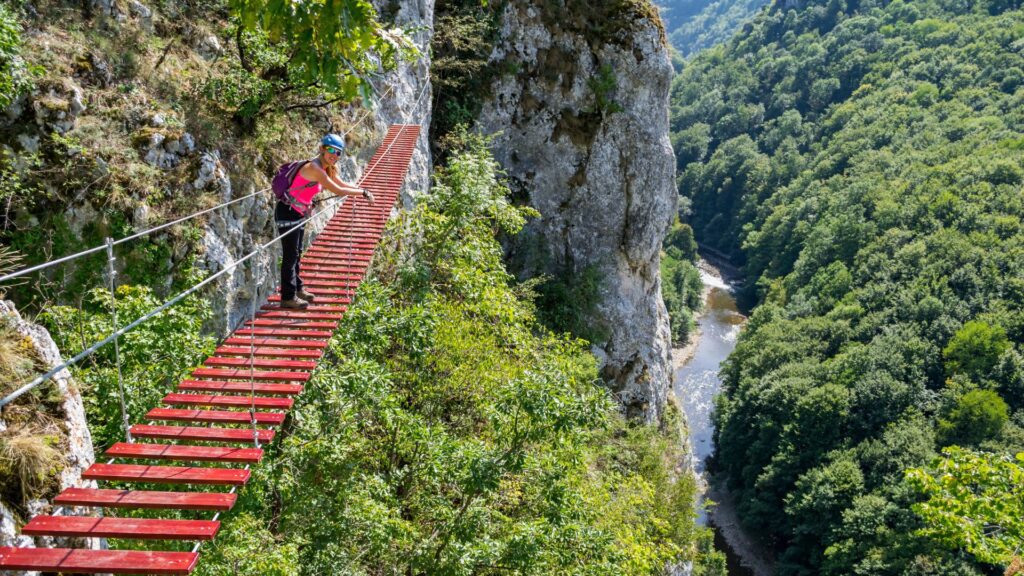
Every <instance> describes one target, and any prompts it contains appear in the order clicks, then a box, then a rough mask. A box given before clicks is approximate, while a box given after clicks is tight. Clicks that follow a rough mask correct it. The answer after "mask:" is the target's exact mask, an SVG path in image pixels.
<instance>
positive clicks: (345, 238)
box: [314, 232, 380, 248]
mask: <svg viewBox="0 0 1024 576" xmlns="http://www.w3.org/2000/svg"><path fill="white" fill-rule="evenodd" d="M321 240H330V241H332V242H343V243H345V244H347V245H350V246H360V247H362V248H376V247H377V246H378V245H379V244H380V241H379V240H371V239H369V238H354V237H352V236H351V235H349V234H345V233H343V232H323V233H321V234H320V235H319V236H317V237H316V242H314V244H317V243H319V242H320V241H321Z"/></svg>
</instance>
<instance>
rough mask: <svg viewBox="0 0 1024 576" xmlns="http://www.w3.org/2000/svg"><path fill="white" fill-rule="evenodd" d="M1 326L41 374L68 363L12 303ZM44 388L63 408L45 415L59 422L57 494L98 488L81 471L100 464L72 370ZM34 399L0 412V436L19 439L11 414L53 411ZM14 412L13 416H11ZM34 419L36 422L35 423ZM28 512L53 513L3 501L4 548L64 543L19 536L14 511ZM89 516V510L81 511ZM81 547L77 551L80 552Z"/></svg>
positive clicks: (44, 504)
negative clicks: (33, 403)
mask: <svg viewBox="0 0 1024 576" xmlns="http://www.w3.org/2000/svg"><path fill="white" fill-rule="evenodd" d="M0 322H3V323H4V324H5V326H6V327H7V328H9V329H11V331H12V334H16V335H17V337H19V338H21V339H22V340H23V342H24V345H23V346H21V347H19V349H22V350H24V351H25V353H26V354H27V355H28V356H30V357H31V358H32V361H33V362H34V363H35V368H36V370H38V371H40V372H41V371H44V370H50V369H52V368H53V367H55V366H57V365H59V364H60V363H62V362H63V360H62V359H61V355H60V351H59V350H58V349H57V345H56V344H55V343H54V341H53V339H52V338H51V337H50V333H49V332H47V331H46V329H45V328H43V327H42V326H39V325H37V324H33V323H31V322H28V321H26V320H24V319H23V318H22V317H21V315H20V314H18V311H17V310H16V309H15V307H14V305H13V304H12V303H10V302H7V301H0ZM42 386H48V387H55V388H56V394H57V395H58V396H59V399H60V401H59V403H58V406H59V407H58V408H57V410H55V411H54V412H53V413H47V414H45V419H46V420H47V421H52V422H54V423H56V426H57V428H58V430H55V431H54V432H55V433H54V434H53V437H54V438H56V439H58V440H59V443H60V446H59V450H60V454H61V460H62V467H61V470H60V473H59V478H58V479H57V482H56V483H55V486H56V488H57V489H58V490H63V489H65V488H70V487H85V488H95V487H96V483H95V482H93V481H91V480H82V472H83V471H84V470H85V469H86V468H88V467H89V466H91V465H92V464H93V463H94V462H95V461H96V456H95V454H94V453H93V448H92V436H91V434H90V433H89V426H88V423H87V422H86V418H85V406H84V405H83V403H82V396H81V394H80V393H79V391H78V387H77V385H76V384H75V382H74V381H73V380H72V379H71V374H70V373H69V372H68V371H67V370H62V371H60V372H58V373H57V375H56V376H54V378H53V380H52V382H51V383H48V384H43V385H42ZM30 402H31V400H30V399H28V397H27V396H25V397H22V398H21V399H19V400H15V402H14V403H13V404H12V405H10V406H9V407H7V408H5V409H4V412H3V413H0V433H4V434H16V426H18V424H12V423H11V422H9V421H8V420H5V418H7V417H9V416H10V415H11V414H14V413H19V414H17V417H19V418H21V419H24V415H25V410H29V411H31V412H34V414H33V418H34V419H38V418H39V417H40V414H38V412H39V411H40V410H42V411H46V410H48V409H47V408H46V407H40V406H31V405H29V404H28V403H30ZM12 411H13V412H12ZM30 420H31V419H30ZM19 508H27V510H28V512H29V514H30V515H34V514H39V513H48V512H50V511H51V505H50V503H49V501H48V500H46V499H45V498H38V499H33V500H30V501H28V502H4V501H3V500H2V499H0V546H33V545H34V546H40V545H44V546H45V545H50V546H52V545H54V544H55V543H59V542H56V541H54V539H52V538H39V539H37V540H38V542H33V538H30V537H28V536H21V535H20V534H19V533H18V527H19V524H20V520H21V519H19V518H18V517H16V516H15V513H14V510H16V509H19ZM81 511H82V512H85V511H86V510H85V509H82V510H81ZM75 512H76V510H64V511H63V514H66V515H73V514H75ZM81 544H82V543H79V545H78V547H81ZM84 544H85V545H86V546H101V545H102V542H101V541H98V540H87V541H86V542H84Z"/></svg>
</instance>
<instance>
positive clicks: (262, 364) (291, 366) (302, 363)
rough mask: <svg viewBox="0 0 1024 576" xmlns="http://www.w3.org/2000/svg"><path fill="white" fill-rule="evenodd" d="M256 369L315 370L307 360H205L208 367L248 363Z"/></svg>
mask: <svg viewBox="0 0 1024 576" xmlns="http://www.w3.org/2000/svg"><path fill="white" fill-rule="evenodd" d="M250 362H252V365H253V366H255V367H256V368H280V369H287V370H314V369H316V362H310V361H309V360H281V359H277V358H254V359H253V360H251V361H250V360H249V359H248V358H220V357H218V356H213V357H210V358H207V359H206V365H208V366H244V367H245V368H248V367H249V363H250Z"/></svg>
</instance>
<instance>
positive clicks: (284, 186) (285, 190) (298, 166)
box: [270, 160, 316, 207]
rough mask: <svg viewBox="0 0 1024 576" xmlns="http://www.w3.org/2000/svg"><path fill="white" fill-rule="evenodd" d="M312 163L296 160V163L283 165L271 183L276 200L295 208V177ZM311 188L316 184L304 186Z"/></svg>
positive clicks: (311, 183)
mask: <svg viewBox="0 0 1024 576" xmlns="http://www.w3.org/2000/svg"><path fill="white" fill-rule="evenodd" d="M310 162H312V160H296V161H295V162H286V163H284V164H281V166H280V167H279V168H278V169H277V174H274V179H273V180H272V181H271V182H270V187H271V188H272V189H273V190H274V198H277V199H278V200H279V201H281V202H284V203H285V204H287V205H289V206H293V207H294V205H295V198H294V197H293V196H292V194H291V193H292V191H293V190H294V188H292V182H295V177H296V176H297V175H298V174H299V170H302V167H303V166H305V165H306V164H309V163H310ZM310 186H316V182H310V183H308V184H306V185H305V186H303V188H309V187H310Z"/></svg>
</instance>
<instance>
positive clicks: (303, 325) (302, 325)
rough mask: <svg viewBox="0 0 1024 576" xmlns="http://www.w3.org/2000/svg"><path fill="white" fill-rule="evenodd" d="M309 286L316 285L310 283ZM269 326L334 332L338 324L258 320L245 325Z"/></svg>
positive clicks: (309, 321)
mask: <svg viewBox="0 0 1024 576" xmlns="http://www.w3.org/2000/svg"><path fill="white" fill-rule="evenodd" d="M309 284H314V283H313V282H310V283H309ZM250 326H268V327H272V328H291V329H293V330H298V329H307V330H334V329H335V328H337V327H338V323H337V322H325V321H320V320H286V319H283V318H256V320H250V321H249V322H246V323H245V327H246V328H249V327H250Z"/></svg>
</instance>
